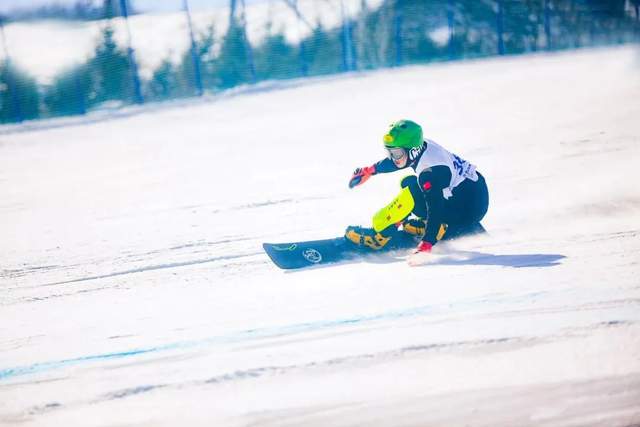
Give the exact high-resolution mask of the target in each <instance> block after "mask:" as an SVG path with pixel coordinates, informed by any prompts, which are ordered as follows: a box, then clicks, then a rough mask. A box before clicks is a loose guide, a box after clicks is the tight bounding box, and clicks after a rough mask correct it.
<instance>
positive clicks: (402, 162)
mask: <svg viewBox="0 0 640 427" xmlns="http://www.w3.org/2000/svg"><path fill="white" fill-rule="evenodd" d="M386 148H387V152H388V153H389V158H390V159H391V160H392V161H393V164H394V165H396V167H397V168H403V167H405V166H406V165H407V161H408V160H409V155H408V153H407V150H405V149H404V148H391V147H386Z"/></svg>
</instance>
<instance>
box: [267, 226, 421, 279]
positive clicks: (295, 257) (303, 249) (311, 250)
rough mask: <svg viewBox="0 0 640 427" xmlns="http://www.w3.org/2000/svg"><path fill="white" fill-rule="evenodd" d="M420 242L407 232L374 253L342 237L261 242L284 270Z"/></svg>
mask: <svg viewBox="0 0 640 427" xmlns="http://www.w3.org/2000/svg"><path fill="white" fill-rule="evenodd" d="M419 240H420V239H419V238H418V237H416V236H413V235H410V234H407V233H398V235H396V236H394V237H393V239H391V241H390V242H389V244H388V245H387V246H385V247H384V248H382V249H380V250H378V251H374V250H372V249H369V248H366V247H365V248H363V247H359V246H356V245H354V244H353V243H351V242H350V241H348V240H347V239H345V238H344V237H337V238H335V239H326V240H312V241H307V242H295V243H277V244H273V243H263V244H262V247H263V248H264V251H265V252H266V253H267V255H269V258H271V260H272V261H273V262H274V264H275V265H277V266H278V267H280V268H282V269H285V270H292V269H297V268H304V267H310V266H314V265H322V264H330V263H335V262H340V261H347V260H352V259H357V258H361V257H363V256H365V255H370V254H379V253H384V252H389V251H391V250H397V249H409V248H413V247H415V246H416V245H417V244H418V241H419Z"/></svg>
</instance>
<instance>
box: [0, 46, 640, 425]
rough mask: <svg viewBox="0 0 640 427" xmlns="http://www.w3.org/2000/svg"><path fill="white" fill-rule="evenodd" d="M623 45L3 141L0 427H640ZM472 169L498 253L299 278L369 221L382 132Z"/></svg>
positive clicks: (297, 89)
mask: <svg viewBox="0 0 640 427" xmlns="http://www.w3.org/2000/svg"><path fill="white" fill-rule="evenodd" d="M639 65H640V56H639V55H638V51H637V49H636V48H635V47H632V46H627V47H619V48H613V49H600V50H583V51H577V52H566V53H559V54H553V55H539V56H521V57H510V58H502V59H492V60H482V61H474V62H463V63H449V64H441V65H432V66H416V67H406V68H401V69H395V70H382V71H378V72H372V73H366V74H353V75H346V76H339V77H332V78H322V79H315V80H309V81H294V82H286V83H280V84H278V85H271V86H264V88H263V89H264V90H248V91H246V92H244V93H243V92H242V91H239V92H236V93H233V94H230V95H228V96H225V97H220V98H216V99H209V100H205V101H194V102H192V103H187V104H185V103H181V104H175V105H172V104H168V105H167V106H166V108H160V109H158V108H153V109H149V110H130V114H128V115H124V116H120V117H113V118H110V119H109V118H107V119H101V120H92V121H91V120H87V121H86V123H84V124H75V125H68V126H61V127H49V128H46V127H44V128H42V129H31V128H29V127H28V126H23V127H22V128H20V127H17V128H16V127H13V128H6V129H5V130H6V131H5V132H4V133H0V224H2V226H1V227H0V263H1V270H0V304H1V307H0V424H1V425H16V424H19V425H24V426H44V425H47V426H49V425H67V426H74V425H77V426H107V425H144V426H173V425H225V426H226V425H228V426H239V425H260V426H271V425H305V426H309V425H311V426H314V425H317V426H326V425H331V426H342V425H377V426H389V425H394V426H395V425H407V426H410V425H416V426H417V425H420V426H425V425H433V426H442V425H447V426H452V425H473V426H476V425H477V426H513V425H519V426H521V425H532V426H550V425H553V426H573V425H580V426H584V425H594V426H595V425H607V426H632V425H637V424H638V423H640V323H639V322H640V267H639V262H640V238H639V236H638V235H639V233H640V226H639V224H640V221H639V218H640V192H639V191H638V186H637V182H636V181H637V180H636V179H635V175H636V172H637V170H638V168H639V167H640V144H639V142H640V119H639V118H640V103H639V102H638V99H640V73H638V68H639ZM399 117H409V118H413V119H415V120H417V121H420V122H421V123H423V125H424V127H425V129H426V133H427V135H428V137H430V138H432V139H434V140H436V141H438V142H440V143H442V144H443V145H444V146H445V147H448V148H449V149H451V150H452V151H454V152H456V153H457V154H459V155H461V156H462V157H464V158H466V159H468V160H470V161H472V162H473V163H475V164H476V165H478V168H479V170H480V171H481V172H482V173H483V174H484V175H485V176H486V178H487V182H488V184H489V186H490V194H491V206H490V210H489V213H488V215H487V217H486V219H485V221H484V224H485V226H486V227H487V229H488V230H489V236H486V237H481V238H470V239H466V240H460V241H456V242H453V243H450V244H446V245H445V244H440V245H438V246H436V249H437V251H436V253H435V254H434V257H433V262H432V263H431V265H427V266H423V267H416V268H411V267H408V266H407V264H406V260H405V258H406V256H405V255H404V254H395V255H390V256H377V257H373V258H370V259H368V260H365V261H362V262H356V263H345V264H340V265H335V266H331V267H328V268H317V269H309V270H304V271H299V272H293V273H286V272H283V271H281V270H278V269H277V268H276V267H274V266H273V265H272V264H271V263H270V262H269V260H268V259H267V257H266V256H265V255H264V254H263V253H262V251H261V247H260V244H261V243H262V242H264V241H271V242H278V241H280V242H284V241H290V240H298V239H308V238H309V239H311V238H326V237H333V236H337V235H339V234H341V233H342V231H343V229H344V227H345V226H346V225H348V224H357V223H361V224H367V223H368V222H369V221H370V217H371V215H372V214H373V213H374V212H375V211H376V210H377V209H378V208H379V207H381V206H382V205H384V204H385V203H386V202H388V201H389V200H390V199H391V198H392V197H393V195H395V193H396V192H397V191H398V183H399V181H400V179H401V177H402V176H404V175H403V174H401V173H397V174H392V175H383V176H376V177H374V178H372V179H371V180H370V181H369V182H367V183H366V185H364V186H362V187H358V188H356V189H354V190H348V189H347V181H348V178H349V176H350V173H351V171H352V169H353V168H354V167H356V166H361V165H366V164H370V163H372V162H373V161H375V160H377V159H379V158H381V157H382V156H383V150H382V149H381V146H380V144H379V141H380V137H381V134H382V133H383V132H384V130H385V129H386V125H387V124H388V123H390V122H391V121H393V120H394V119H397V118H399Z"/></svg>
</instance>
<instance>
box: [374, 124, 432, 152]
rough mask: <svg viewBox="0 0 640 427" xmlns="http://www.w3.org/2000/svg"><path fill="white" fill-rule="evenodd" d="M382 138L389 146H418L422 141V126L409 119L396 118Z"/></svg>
mask: <svg viewBox="0 0 640 427" xmlns="http://www.w3.org/2000/svg"><path fill="white" fill-rule="evenodd" d="M382 140H383V142H384V146H385V147H389V148H405V149H407V150H410V149H412V148H418V147H420V146H421V145H422V142H423V139H422V128H421V127H420V125H419V124H417V123H416V122H412V121H411V120H398V121H397V122H395V123H393V124H392V125H391V126H390V127H389V130H388V131H387V133H386V134H385V135H384V137H383V138H382Z"/></svg>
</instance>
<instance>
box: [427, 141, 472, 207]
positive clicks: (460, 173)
mask: <svg viewBox="0 0 640 427" xmlns="http://www.w3.org/2000/svg"><path fill="white" fill-rule="evenodd" d="M425 142H426V143H427V149H426V150H424V152H423V153H422V156H421V157H420V160H419V161H418V164H417V165H416V167H415V171H416V174H417V175H418V176H420V173H422V172H423V171H424V170H425V169H428V168H431V167H433V166H446V167H448V168H449V170H451V181H450V182H449V187H447V188H444V189H443V190H442V195H443V196H444V198H445V199H448V198H449V197H451V195H452V194H453V193H452V191H453V189H454V188H456V187H457V186H458V185H460V183H461V182H462V181H464V180H465V179H470V180H471V181H474V182H475V181H477V180H478V174H477V173H476V167H475V165H472V164H471V163H469V162H467V161H466V160H464V159H462V158H461V157H459V156H456V155H455V154H453V153H450V152H448V151H447V150H445V149H444V148H442V147H441V146H439V145H438V144H436V143H435V142H433V141H431V140H429V139H425Z"/></svg>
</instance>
